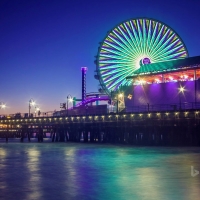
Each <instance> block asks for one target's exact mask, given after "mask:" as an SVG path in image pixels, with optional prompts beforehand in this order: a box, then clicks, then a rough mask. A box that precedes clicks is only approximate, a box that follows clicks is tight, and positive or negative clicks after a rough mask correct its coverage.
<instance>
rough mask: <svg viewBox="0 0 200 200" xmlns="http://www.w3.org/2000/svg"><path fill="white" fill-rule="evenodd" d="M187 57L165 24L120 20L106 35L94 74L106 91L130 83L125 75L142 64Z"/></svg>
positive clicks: (175, 36)
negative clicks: (95, 73) (121, 21)
mask: <svg viewBox="0 0 200 200" xmlns="http://www.w3.org/2000/svg"><path fill="white" fill-rule="evenodd" d="M185 57H188V51H187V48H186V46H185V45H184V43H183V41H182V39H181V38H180V37H179V35H178V34H177V33H176V32H175V31H174V30H172V28H170V27H169V26H167V25H166V24H163V23H162V22H159V21H156V20H154V19H148V18H138V19H131V20H128V21H125V22H123V23H120V24H119V25H117V26H116V27H115V28H113V29H112V30H111V31H110V32H108V34H107V35H106V37H105V39H104V40H103V42H102V43H101V45H100V47H99V50H98V54H97V60H96V65H97V77H98V79H99V81H100V84H101V87H102V89H103V90H104V91H105V92H106V93H108V94H109V93H110V91H115V90H117V89H118V88H119V87H120V86H121V85H130V84H131V83H132V81H131V80H126V77H127V76H132V75H134V72H135V71H136V70H137V69H139V68H140V67H141V66H142V65H146V64H150V63H156V62H163V61H168V60H172V59H179V58H185Z"/></svg>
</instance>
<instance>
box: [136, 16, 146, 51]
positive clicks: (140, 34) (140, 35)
mask: <svg viewBox="0 0 200 200" xmlns="http://www.w3.org/2000/svg"><path fill="white" fill-rule="evenodd" d="M139 23H140V22H139V20H137V28H138V33H139V38H140V39H139V47H140V49H141V53H142V54H144V49H143V44H142V40H143V36H142V31H141V29H140V24H139Z"/></svg>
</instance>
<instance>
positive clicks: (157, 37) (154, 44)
mask: <svg viewBox="0 0 200 200" xmlns="http://www.w3.org/2000/svg"><path fill="white" fill-rule="evenodd" d="M163 28H164V25H163V26H162V28H161V29H160V30H159V32H158V35H157V36H156V39H155V41H154V43H153V45H152V50H153V51H152V53H154V51H155V48H156V45H157V44H158V42H159V40H160V37H161V34H162V31H163Z"/></svg>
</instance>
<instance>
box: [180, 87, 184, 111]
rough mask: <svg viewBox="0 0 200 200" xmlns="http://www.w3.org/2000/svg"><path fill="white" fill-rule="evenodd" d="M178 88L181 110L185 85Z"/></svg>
mask: <svg viewBox="0 0 200 200" xmlns="http://www.w3.org/2000/svg"><path fill="white" fill-rule="evenodd" d="M178 90H179V108H180V110H181V94H184V92H185V87H182V86H180V88H178Z"/></svg>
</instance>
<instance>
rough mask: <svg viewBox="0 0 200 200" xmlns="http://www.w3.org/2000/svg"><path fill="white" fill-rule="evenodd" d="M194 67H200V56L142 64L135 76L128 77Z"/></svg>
mask: <svg viewBox="0 0 200 200" xmlns="http://www.w3.org/2000/svg"><path fill="white" fill-rule="evenodd" d="M193 68H194V69H195V68H200V56H195V57H189V58H183V59H177V60H171V61H166V62H159V63H152V64H146V65H142V66H141V67H140V68H139V69H138V70H136V71H135V72H134V75H133V76H128V77H127V79H130V78H134V77H135V76H138V75H150V74H152V75H153V74H158V73H166V72H171V71H182V70H188V69H193Z"/></svg>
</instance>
